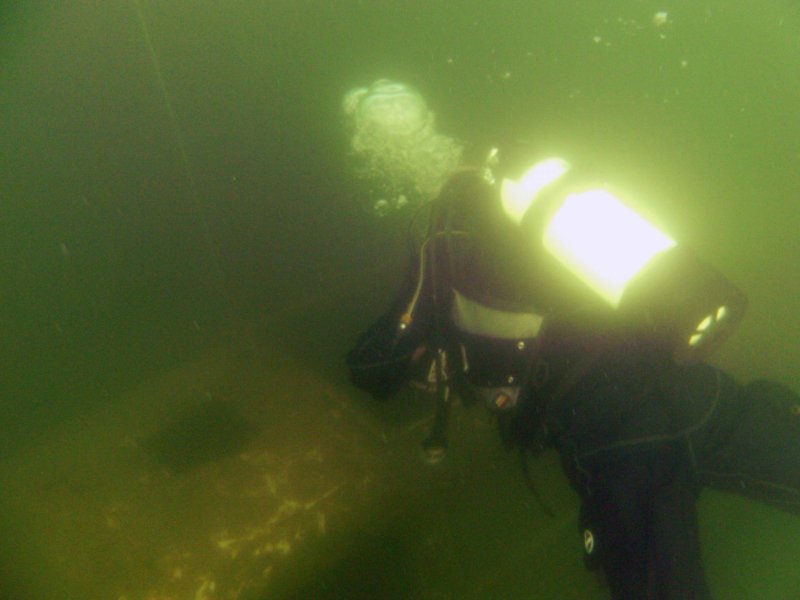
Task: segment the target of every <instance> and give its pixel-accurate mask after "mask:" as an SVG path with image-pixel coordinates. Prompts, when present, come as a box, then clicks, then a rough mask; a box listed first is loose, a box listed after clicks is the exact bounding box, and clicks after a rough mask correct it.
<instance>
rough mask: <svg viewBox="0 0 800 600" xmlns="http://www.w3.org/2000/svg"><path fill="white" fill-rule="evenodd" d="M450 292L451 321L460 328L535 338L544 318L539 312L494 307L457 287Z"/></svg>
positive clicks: (502, 337)
mask: <svg viewBox="0 0 800 600" xmlns="http://www.w3.org/2000/svg"><path fill="white" fill-rule="evenodd" d="M453 292H454V295H455V302H454V303H453V322H454V323H455V325H456V327H458V328H459V329H461V330H462V331H465V332H467V333H472V334H475V335H484V336H487V337H493V338H498V339H512V340H519V339H527V338H535V337H536V336H537V335H539V330H541V328H542V321H543V320H544V317H542V316H541V315H537V314H536V313H524V312H508V311H504V310H497V309H495V308H490V307H488V306H485V305H483V304H478V303H477V302H474V301H473V300H470V299H469V298H467V297H466V296H464V295H463V294H461V293H459V292H458V290H453Z"/></svg>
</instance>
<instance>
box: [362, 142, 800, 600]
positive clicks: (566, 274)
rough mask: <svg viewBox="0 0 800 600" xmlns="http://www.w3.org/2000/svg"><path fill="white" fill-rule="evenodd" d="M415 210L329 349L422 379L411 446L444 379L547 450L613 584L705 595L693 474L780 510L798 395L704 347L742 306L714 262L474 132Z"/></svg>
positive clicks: (622, 588)
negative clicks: (411, 233)
mask: <svg viewBox="0 0 800 600" xmlns="http://www.w3.org/2000/svg"><path fill="white" fill-rule="evenodd" d="M424 209H425V210H426V211H427V215H428V228H427V235H426V236H425V238H424V240H423V241H422V243H421V244H420V245H419V247H418V248H417V250H416V252H415V254H414V256H412V261H411V264H412V267H411V269H410V272H409V274H408V277H407V279H406V281H405V283H404V285H403V286H402V287H401V289H400V290H399V293H398V294H397V296H396V299H395V301H394V303H393V304H392V306H391V307H390V308H389V310H388V311H387V312H386V313H385V314H384V315H383V316H381V317H380V318H379V319H378V320H377V322H376V323H374V324H373V325H372V326H371V327H370V328H369V329H368V330H367V331H366V332H365V333H364V334H363V335H361V336H360V338H359V339H358V341H357V343H356V345H355V347H354V348H353V349H352V350H351V351H350V352H349V353H348V355H347V365H348V368H349V371H350V376H351V381H352V382H353V383H354V384H355V385H356V386H358V387H359V388H361V389H363V390H366V391H367V392H369V393H370V394H372V395H373V396H375V397H377V398H387V397H389V396H391V395H392V394H393V393H395V392H396V391H397V390H398V389H400V387H401V386H403V385H404V384H406V383H408V382H413V381H419V382H422V383H423V384H424V385H426V386H428V387H430V388H431V389H432V390H433V393H434V394H435V396H436V415H435V419H434V425H433V428H432V431H431V434H430V436H429V437H428V438H427V439H426V440H425V441H424V442H423V449H424V451H425V453H426V456H427V457H428V459H429V460H430V461H431V462H435V461H437V460H440V459H441V457H442V456H443V455H444V453H445V450H446V447H447V438H446V429H447V416H448V412H449V409H450V405H451V403H452V397H453V396H458V397H459V398H461V399H462V400H463V401H465V402H482V403H484V404H485V405H486V406H487V407H488V408H489V410H491V411H492V412H493V413H494V414H495V415H496V417H497V423H498V428H499V431H500V435H501V436H502V438H503V440H504V441H505V443H506V444H507V445H508V446H509V447H511V448H515V449H518V450H519V451H520V452H522V453H534V454H535V453H538V452H541V451H542V450H544V449H547V448H553V449H555V450H556V451H557V452H558V453H559V455H560V458H561V463H562V467H563V470H564V472H565V474H566V476H567V478H568V480H569V482H570V484H571V486H572V487H573V489H574V490H575V491H576V492H577V493H578V495H579V497H580V501H581V508H580V514H579V523H578V530H579V536H580V537H579V539H580V542H581V543H582V545H583V548H584V557H585V560H586V564H587V566H588V567H589V568H593V569H596V568H600V569H602V572H603V573H604V574H605V579H606V581H607V583H608V586H609V589H610V591H611V595H612V597H613V598H614V599H615V600H617V599H637V600H640V599H652V600H673V599H684V598H692V599H707V598H711V595H710V592H709V589H708V586H707V584H706V580H705V576H704V572H703V565H702V560H701V551H700V543H699V535H698V522H697V509H696V501H697V498H698V495H699V493H700V491H701V489H702V488H703V487H705V486H713V487H716V488H721V489H728V490H732V491H736V492H739V493H743V494H746V495H750V496H752V497H755V498H758V499H761V500H764V501H766V502H769V503H771V504H774V505H777V506H779V507H782V508H784V509H787V510H791V511H794V512H797V513H799V514H800V397H798V395H797V394H796V393H794V392H793V391H792V390H790V389H788V388H787V387H785V386H783V385H781V384H778V383H773V382H768V381H756V382H752V383H749V384H744V385H743V384H740V383H738V382H736V381H735V380H734V379H733V378H732V377H731V376H729V375H727V374H726V373H724V372H722V371H721V370H719V369H717V368H715V367H712V366H710V365H708V364H707V363H706V362H705V359H706V358H707V357H708V356H709V354H710V353H712V352H713V350H714V349H715V348H716V347H717V346H718V345H719V344H720V343H722V342H723V341H724V340H725V339H726V337H727V336H729V335H730V333H731V332H732V331H733V330H734V329H735V327H736V325H737V323H738V322H739V321H740V320H741V318H742V316H743V314H744V310H745V305H746V300H745V297H744V295H743V294H742V293H741V292H740V291H739V290H738V289H737V288H736V286H734V285H733V284H732V283H731V282H730V281H729V280H728V279H727V278H725V277H724V276H723V275H721V274H720V273H718V272H717V271H716V270H715V269H714V268H713V267H711V266H710V265H708V264H706V263H705V262H703V261H702V260H700V259H699V258H698V257H697V256H696V255H694V253H693V252H692V251H691V250H690V249H688V248H686V247H684V246H683V245H681V244H679V243H678V242H677V241H676V240H674V239H673V238H671V237H670V236H669V235H667V234H666V233H664V232H663V231H661V230H660V229H658V228H657V227H655V226H654V225H653V224H651V223H650V222H649V221H647V220H646V219H644V218H643V217H641V216H640V215H638V214H637V213H636V212H635V211H633V210H631V209H630V208H629V207H628V205H627V204H626V203H625V202H624V201H623V200H621V199H620V198H619V197H618V195H617V194H615V193H614V192H612V191H611V190H609V189H608V188H607V186H605V185H599V184H597V183H596V180H595V179H592V178H591V177H588V176H586V175H585V174H582V173H581V172H580V170H579V169H576V168H573V167H572V165H570V164H568V163H567V162H566V161H564V160H562V159H560V158H547V159H543V160H538V161H532V160H530V155H529V154H524V155H523V156H522V157H521V160H517V158H516V157H515V156H514V155H513V152H512V153H510V155H509V156H504V154H503V152H502V151H495V150H493V151H492V152H491V153H490V154H489V157H488V158H487V160H486V162H485V163H484V164H482V165H478V166H475V167H469V166H460V167H458V168H456V169H454V170H453V171H452V172H451V174H450V176H449V178H448V179H447V180H446V181H445V183H443V185H442V186H441V189H440V191H439V193H438V195H437V197H436V198H435V199H432V200H431V201H430V202H428V203H427V204H426V205H425V206H424Z"/></svg>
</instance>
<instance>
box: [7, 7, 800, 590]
mask: <svg viewBox="0 0 800 600" xmlns="http://www.w3.org/2000/svg"><path fill="white" fill-rule="evenodd" d="M380 78H389V79H392V80H397V81H401V82H404V83H407V84H408V85H411V86H413V87H414V88H415V89H417V90H419V92H420V93H421V94H422V96H423V97H424V98H425V99H426V100H427V102H428V105H429V107H430V108H431V110H433V112H434V113H435V115H436V127H437V129H438V130H440V131H442V132H444V133H446V134H447V135H448V136H451V137H452V138H453V139H455V140H458V141H459V142H460V143H461V144H463V147H464V156H465V160H467V161H478V160H481V159H482V158H483V157H484V156H485V155H486V153H487V152H488V151H489V149H490V148H491V147H492V146H493V145H495V144H503V143H507V142H509V141H518V140H523V141H525V142H528V143H530V144H531V146H532V147H533V148H536V150H537V151H538V152H539V153H540V154H541V155H543V156H545V155H546V156H550V155H559V156H564V157H565V158H567V159H568V160H569V161H570V162H571V163H572V164H575V165H586V166H588V167H590V168H591V169H592V170H593V171H594V172H598V173H602V174H603V177H604V178H606V179H607V180H608V181H612V182H614V185H616V186H618V187H620V188H622V189H625V190H626V191H627V192H628V193H629V195H630V196H631V197H632V198H634V199H635V203H636V207H637V208H638V209H640V210H641V211H642V212H644V213H645V214H646V215H647V216H648V217H649V218H651V219H652V220H654V221H655V222H657V223H658V224H659V225H661V226H663V227H664V228H665V229H666V230H668V231H670V232H671V233H672V234H673V235H674V236H675V237H676V238H677V239H679V240H681V241H682V242H683V243H686V244H687V245H689V246H691V247H692V248H694V249H695V250H696V251H697V252H698V254H699V255H700V256H702V257H703V258H704V259H705V260H707V261H709V262H710V263H712V264H714V265H715V266H716V267H717V268H718V269H719V270H721V271H722V272H724V273H725V274H726V275H727V276H728V277H729V278H730V279H731V280H732V281H734V282H735V283H736V285H737V286H738V287H739V288H740V289H742V290H743V291H744V292H745V293H746V295H747V296H748V299H749V307H748V313H747V316H746V317H745V319H744V321H743V322H742V324H741V325H740V326H739V328H738V330H737V331H736V333H735V334H734V335H733V336H732V337H731V338H730V339H729V340H728V341H727V342H726V344H725V345H724V346H723V347H722V348H721V350H720V351H719V352H718V353H717V354H716V355H715V357H714V359H713V361H714V362H715V363H716V364H719V365H720V366H722V367H724V368H725V369H727V370H729V371H730V372H731V373H733V374H734V375H735V376H736V377H737V378H739V379H742V380H746V379H751V378H753V377H769V378H773V379H777V380H779V381H782V382H784V383H787V384H789V385H790V386H792V387H793V388H794V389H800V370H798V361H800V342H799V341H798V340H800V311H798V298H799V297H800V260H798V258H799V257H800V241H799V238H798V231H800V208H799V207H798V205H799V204H800V5H797V4H796V3H793V2H786V1H782V0H760V1H758V2H755V1H745V0H714V1H707V0H698V1H696V2H678V1H667V2H650V1H637V0H626V1H621V0H620V1H607V2H589V1H585V0H547V1H534V0H526V1H511V0H493V1H491V2H478V1H475V0H463V1H460V2H455V1H451V0H442V1H435V0H428V1H426V2H422V1H417V0H405V1H399V0H398V1H388V0H387V1H368V0H363V1H356V0H250V1H247V2H234V1H226V2H211V1H200V2H187V1H183V0H169V1H155V0H115V1H112V2H100V3H98V2H89V1H86V0H76V1H72V2H53V3H27V2H5V3H3V5H2V7H0V227H1V228H2V234H0V322H2V328H1V329H0V331H1V332H2V339H3V343H2V344H0V366H1V367H2V368H1V369H0V419H1V421H0V423H2V427H0V598H9V599H14V600H27V599H32V600H49V599H51V598H52V599H61V598H85V599H87V600H93V599H108V598H114V599H118V600H123V599H125V600H134V599H145V598H147V599H151V600H155V599H168V598H170V599H172V598H176V599H184V598H186V599H194V600H217V599H220V600H221V599H241V600H255V599H259V600H266V599H286V598H297V599H300V598H329V599H340V598H341V599H344V598H348V599H349V598H387V599H394V598H398V599H401V598H402V599H408V598H422V599H429V600H444V599H458V600H464V599H476V600H477V599H483V598H506V599H516V598H520V599H521V598H538V599H545V600H548V599H553V600H563V599H571V598H574V599H576V600H577V599H581V600H585V599H598V600H600V599H605V598H608V597H609V596H608V591H607V590H606V589H605V588H604V587H603V586H602V584H601V583H599V582H598V581H597V580H596V578H595V577H594V576H593V575H592V574H591V573H589V572H587V571H585V570H584V568H583V564H582V558H581V547H580V545H579V539H578V536H577V530H576V525H575V522H576V517H577V498H575V497H574V496H573V494H572V492H571V491H570V490H569V488H568V486H567V484H566V481H565V480H564V479H563V476H562V475H561V473H560V469H559V465H558V461H557V459H556V457H555V456H552V455H550V454H546V455H545V456H544V457H542V458H541V459H537V460H536V461H534V462H532V463H531V465H530V468H531V471H532V475H533V477H534V479H535V481H536V482H537V485H538V486H539V488H540V491H541V494H542V496H543V498H544V501H545V503H546V504H548V505H550V506H552V507H555V508H556V510H555V516H554V517H549V516H547V515H546V514H544V512H543V510H542V508H541V507H540V506H539V505H538V504H537V502H536V500H535V498H533V496H532V495H531V494H530V492H529V490H528V489H527V488H526V486H525V484H524V481H523V477H522V473H521V472H520V469H519V465H518V462H517V460H516V459H515V456H513V455H512V454H508V453H506V452H505V450H504V449H503V448H502V446H501V444H500V442H499V440H498V439H497V435H496V432H495V431H494V429H493V424H492V422H491V420H490V419H489V418H488V417H487V416H486V415H485V414H483V413H482V412H481V411H480V410H479V409H480V407H475V408H472V409H463V408H458V409H457V410H456V412H457V413H458V414H456V415H454V418H453V420H454V423H453V424H452V428H451V429H452V431H451V442H450V450H449V455H448V458H447V460H446V461H445V463H444V464H443V465H440V466H439V467H437V468H431V467H429V466H427V465H425V464H424V463H423V462H422V461H421V460H420V459H419V457H418V454H417V447H418V443H419V441H420V440H421V439H422V438H423V437H424V436H425V434H426V432H427V427H428V426H429V424H430V417H431V411H432V405H431V403H430V402H429V400H427V399H426V398H425V397H423V396H422V395H415V394H414V393H412V392H408V393H403V394H401V395H400V396H399V397H398V398H395V399H393V400H392V401H390V402H388V403H386V404H380V405H378V404H375V403H374V402H373V401H372V400H370V399H369V398H367V397H366V396H365V395H364V394H362V393H360V392H358V391H357V390H355V389H353V388H352V387H351V386H350V385H349V384H348V382H347V376H346V372H345V367H344V363H343V357H344V354H345V353H346V351H347V350H348V348H349V347H350V345H352V343H353V342H354V340H355V338H356V336H357V335H358V334H359V333H360V331H362V330H363V329H364V328H365V327H366V326H367V325H369V324H370V323H371V322H372V321H373V320H374V319H375V318H377V316H378V315H379V314H380V312H381V310H382V309H383V308H384V307H385V305H386V304H387V302H389V300H390V299H391V297H392V295H393V293H394V291H395V289H396V287H397V285H398V284H399V283H400V281H401V280H402V277H403V275H404V273H405V269H406V260H407V258H408V246H407V243H406V234H407V230H408V222H407V219H406V218H405V217H404V216H403V215H399V216H398V215H388V216H385V217H380V216H377V215H375V214H374V213H373V212H371V210H369V207H370V206H371V205H372V204H373V203H374V202H375V201H377V200H379V198H375V197H372V195H371V193H372V192H371V190H370V189H369V188H368V187H366V186H365V185H364V184H363V181H361V180H360V179H359V178H358V177H357V176H356V174H355V173H354V172H353V169H352V163H351V161H350V153H351V150H352V149H351V146H350V139H349V137H348V132H347V129H346V127H345V126H344V115H343V113H342V99H343V97H344V96H345V94H347V93H348V91H349V90H352V89H354V88H358V87H360V86H366V85H369V84H370V83H371V82H373V81H374V80H376V79H380ZM700 512H701V527H702V536H703V542H704V556H705V561H706V567H707V572H708V576H709V580H710V584H711V587H712V591H713V592H714V594H715V598H719V599H720V600H762V599H763V600H791V599H797V598H800V569H798V568H797V564H798V559H800V520H798V519H797V518H796V517H793V516H789V515H787V514H784V513H781V512H779V511H777V510H775V509H772V508H768V507H764V506H761V505H757V504H754V503H752V502H750V501H748V500H743V499H740V498H732V497H730V496H727V495H723V494H721V493H717V492H707V493H704V495H703V497H702V498H701V502H700Z"/></svg>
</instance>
